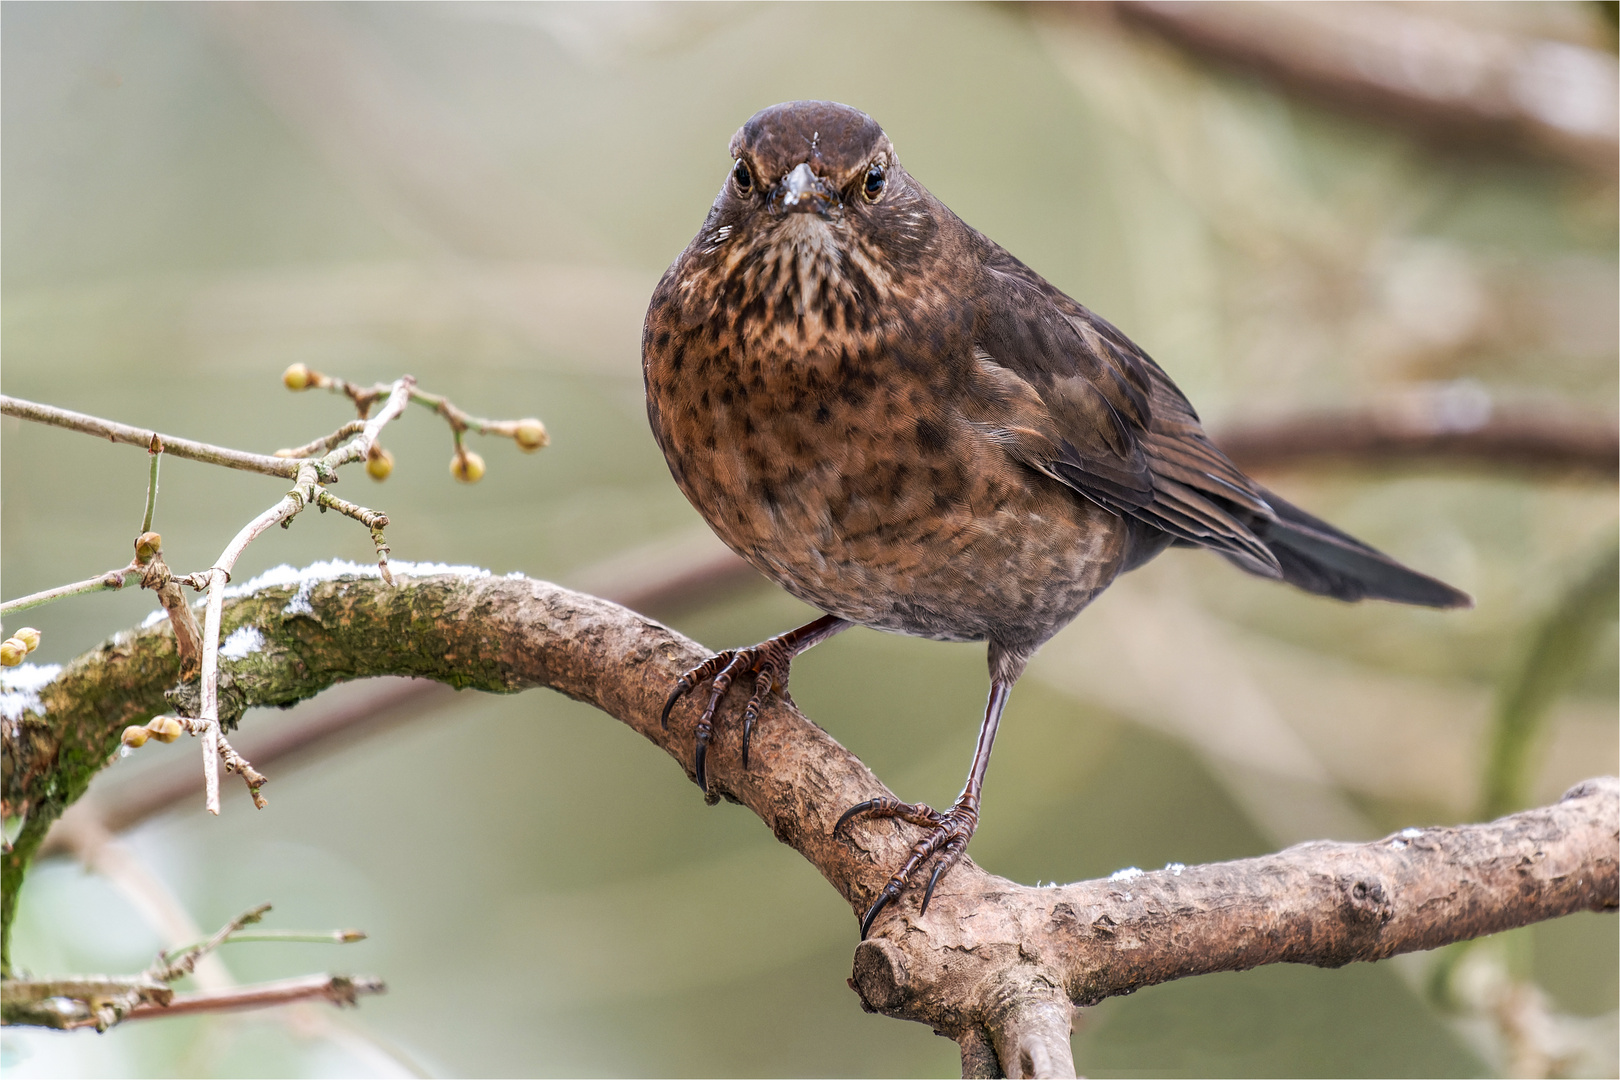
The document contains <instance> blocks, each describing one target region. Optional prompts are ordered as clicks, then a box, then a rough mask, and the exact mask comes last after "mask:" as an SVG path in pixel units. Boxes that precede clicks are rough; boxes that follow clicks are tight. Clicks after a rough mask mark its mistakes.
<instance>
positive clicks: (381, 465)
mask: <svg viewBox="0 0 1620 1080" xmlns="http://www.w3.org/2000/svg"><path fill="white" fill-rule="evenodd" d="M393 471H394V455H393V454H390V453H389V452H388V451H387V450H384V449H383V448H382V447H380V446H378V445H377V444H376V443H372V444H371V449H370V450H367V451H366V475H367V476H369V477H371V478H372V479H373V480H376V481H378V482H379V483H380V482H382V481H384V480H386V479H388V474H389V473H391V472H393Z"/></svg>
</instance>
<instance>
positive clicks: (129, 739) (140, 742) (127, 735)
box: [120, 724, 151, 750]
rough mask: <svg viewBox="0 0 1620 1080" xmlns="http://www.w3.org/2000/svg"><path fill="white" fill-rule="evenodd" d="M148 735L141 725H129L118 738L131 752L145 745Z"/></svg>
mask: <svg viewBox="0 0 1620 1080" xmlns="http://www.w3.org/2000/svg"><path fill="white" fill-rule="evenodd" d="M150 734H151V733H150V732H149V731H147V730H146V729H145V728H143V727H142V726H141V725H139V724H131V725H129V727H127V728H125V729H124V734H123V735H122V736H121V737H120V738H121V739H122V741H123V743H124V745H125V746H127V747H129V748H130V749H131V750H138V749H140V748H141V747H143V746H145V745H146V740H147V737H148V736H149V735H150Z"/></svg>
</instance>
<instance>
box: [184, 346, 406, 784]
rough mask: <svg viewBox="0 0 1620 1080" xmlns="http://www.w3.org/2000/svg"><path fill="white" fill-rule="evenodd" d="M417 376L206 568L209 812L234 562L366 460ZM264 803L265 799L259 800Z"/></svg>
mask: <svg viewBox="0 0 1620 1080" xmlns="http://www.w3.org/2000/svg"><path fill="white" fill-rule="evenodd" d="M415 385H416V380H415V379H413V378H411V377H410V376H409V375H407V376H405V377H404V378H402V379H400V380H398V381H397V382H395V383H394V384H393V390H392V391H391V392H390V394H389V396H388V401H387V403H386V404H385V405H384V406H383V410H382V411H381V412H380V413H378V414H377V415H376V416H375V417H373V418H371V419H370V420H368V421H366V424H365V426H364V427H363V428H362V429H361V430H360V432H359V434H357V435H355V437H354V438H353V439H351V440H350V441H348V442H346V443H344V444H343V445H342V446H339V447H338V448H337V449H335V450H333V451H331V452H330V453H328V454H327V455H326V456H325V457H322V458H319V459H313V460H312V459H304V460H302V461H299V462H297V469H298V471H297V480H296V482H295V483H294V485H293V488H292V490H291V491H289V492H287V494H286V495H285V496H284V497H283V498H282V500H281V501H280V502H278V503H277V504H276V505H274V506H272V507H271V508H270V509H268V510H266V511H265V512H264V513H262V514H260V515H259V516H258V517H256V518H254V519H253V520H252V521H250V522H248V523H247V525H245V526H243V527H242V529H241V531H239V532H238V533H237V534H236V536H235V537H233V538H232V539H231V542H230V543H229V544H228V545H226V547H225V550H224V551H223V552H221V553H220V556H219V558H218V559H217V560H216V561H215V562H214V565H213V566H211V567H210V568H209V569H208V571H207V573H206V581H207V587H208V602H207V607H206V608H205V614H204V616H203V655H202V676H201V684H202V685H201V704H200V708H199V709H198V710H197V711H198V719H200V720H202V721H204V722H205V723H206V724H207V725H208V726H207V730H206V731H204V732H203V735H202V743H203V781H204V801H205V804H206V805H207V807H208V812H209V813H211V814H218V813H219V762H218V756H219V754H220V752H221V750H220V747H221V734H220V726H219V627H220V617H221V611H222V608H223V605H224V602H225V585H226V583H227V582H229V581H230V579H231V570H232V568H234V567H235V566H236V560H237V559H239V558H240V557H241V555H242V552H243V551H245V550H246V549H247V546H248V545H249V544H251V543H252V542H253V541H254V540H255V539H256V538H258V537H259V536H260V535H261V534H263V533H264V532H266V531H267V530H269V529H270V528H271V527H272V526H274V525H282V524H285V523H286V522H288V521H290V520H291V519H292V518H293V517H294V516H295V515H297V514H298V513H299V511H301V510H303V509H304V507H306V506H308V505H309V504H310V503H312V502H314V501H315V492H316V488H317V487H318V486H319V485H318V481H319V480H320V479H321V478H323V477H327V476H330V475H332V474H333V473H335V472H336V471H337V470H338V469H339V468H340V467H341V466H343V465H347V464H351V463H353V462H357V461H364V460H365V458H366V452H367V451H368V450H370V449H371V447H372V446H373V445H375V444H376V442H377V436H378V434H379V433H380V432H381V431H382V429H383V426H384V425H386V424H387V423H388V422H389V421H390V420H393V419H394V418H395V417H397V416H399V414H400V413H401V412H403V411H404V409H405V405H406V403H407V402H409V400H410V395H411V391H412V389H413V388H414V387H415ZM254 801H255V803H259V802H260V800H259V796H258V793H257V791H255V793H254ZM260 805H262V804H260Z"/></svg>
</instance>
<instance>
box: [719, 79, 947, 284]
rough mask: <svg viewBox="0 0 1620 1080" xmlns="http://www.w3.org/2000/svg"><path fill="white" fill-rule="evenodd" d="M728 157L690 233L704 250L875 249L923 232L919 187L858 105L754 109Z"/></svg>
mask: <svg viewBox="0 0 1620 1080" xmlns="http://www.w3.org/2000/svg"><path fill="white" fill-rule="evenodd" d="M731 157H732V164H731V168H730V170H729V172H728V173H727V175H726V179H725V183H724V184H723V185H722V186H721V189H720V194H719V196H718V197H717V198H716V199H715V204H714V210H713V212H712V213H711V214H710V217H709V220H708V222H706V223H705V226H704V231H703V233H702V234H700V235H699V241H700V242H704V241H706V242H707V246H709V250H711V251H713V252H716V253H718V252H720V251H722V250H724V251H726V252H727V253H728V254H730V255H731V256H732V257H733V258H736V257H737V256H739V255H741V254H743V253H744V252H747V253H749V254H756V255H770V254H773V253H774V254H781V255H785V254H786V253H788V252H790V251H791V252H796V253H798V254H801V255H802V254H804V253H806V252H807V251H808V252H812V253H813V252H816V251H827V252H828V253H829V254H832V253H834V252H842V253H845V254H848V253H851V252H853V251H854V250H856V249H858V248H862V247H865V248H868V249H870V250H871V251H872V253H873V254H876V253H877V252H878V251H888V250H891V249H893V248H894V247H895V246H896V245H898V246H901V247H903V246H905V245H906V244H908V243H914V242H915V241H916V240H917V239H919V233H921V232H928V231H930V230H929V229H928V228H927V222H928V219H929V217H930V215H929V214H928V213H927V212H926V208H925V207H923V206H922V205H920V203H921V200H922V199H923V198H925V197H926V193H925V192H923V190H922V188H921V187H920V185H918V184H916V183H915V181H913V180H912V179H911V177H910V176H909V175H908V174H907V173H906V172H905V170H904V169H902V168H901V167H900V161H899V159H898V157H897V156H896V155H895V152H894V144H892V143H891V142H890V141H889V137H888V136H887V135H885V134H884V133H883V129H882V128H881V127H879V126H878V124H877V121H875V120H873V119H872V118H871V117H870V116H867V115H866V114H865V113H863V112H861V111H860V110H858V109H852V108H850V107H849V106H847V105H839V104H837V103H835V102H831V101H789V102H785V103H783V104H781V105H773V106H771V107H770V108H768V109H762V110H760V111H759V112H757V113H755V114H754V115H753V116H752V117H750V118H749V120H748V122H747V123H745V124H744V125H743V126H742V127H741V128H740V129H738V131H737V134H736V135H734V136H732V139H731Z"/></svg>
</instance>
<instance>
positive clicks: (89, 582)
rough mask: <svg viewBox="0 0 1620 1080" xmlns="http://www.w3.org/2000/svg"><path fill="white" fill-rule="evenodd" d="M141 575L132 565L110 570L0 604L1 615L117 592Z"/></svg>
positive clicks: (137, 567) (139, 568) (140, 571)
mask: <svg viewBox="0 0 1620 1080" xmlns="http://www.w3.org/2000/svg"><path fill="white" fill-rule="evenodd" d="M141 573H142V568H141V567H139V566H136V565H135V564H134V563H131V564H130V565H128V566H125V567H123V568H121V569H118V570H108V571H107V572H106V573H105V574H101V575H99V576H97V577H93V578H85V579H84V580H83V581H75V582H73V583H72V584H71V585H58V586H56V587H55V588H54V589H45V590H43V591H41V592H37V593H30V594H28V595H27V596H19V597H18V598H17V599H15V600H7V601H6V602H5V603H4V604H0V615H11V614H14V613H16V612H19V611H27V610H28V609H29V608H37V607H40V606H42V605H44V604H49V603H51V602H52V601H55V600H62V599H65V598H67V597H69V596H82V595H84V594H85V593H93V592H117V591H118V590H119V589H122V588H123V587H124V585H125V584H126V583H127V582H129V581H131V580H133V579H135V578H137V577H139V576H140V575H141Z"/></svg>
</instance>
